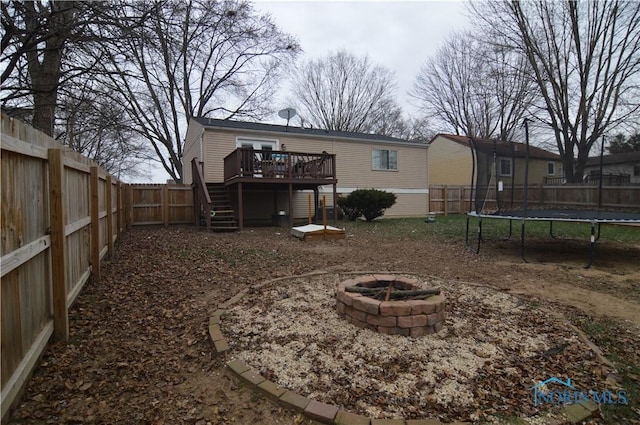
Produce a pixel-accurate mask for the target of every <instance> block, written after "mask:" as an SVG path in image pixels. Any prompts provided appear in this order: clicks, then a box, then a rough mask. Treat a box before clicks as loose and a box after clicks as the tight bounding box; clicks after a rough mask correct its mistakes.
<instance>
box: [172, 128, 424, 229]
mask: <svg viewBox="0 0 640 425" xmlns="http://www.w3.org/2000/svg"><path fill="white" fill-rule="evenodd" d="M194 159H195V161H196V162H197V163H198V164H200V165H199V169H200V172H201V175H202V177H203V179H204V182H205V183H206V184H207V187H208V188H209V191H210V193H211V195H212V196H214V195H215V196H214V197H219V198H224V196H225V194H226V196H227V197H228V204H230V205H226V206H224V205H221V206H220V207H219V208H218V207H216V206H214V208H213V209H214V210H216V209H218V210H224V211H229V210H231V209H232V210H233V215H235V217H236V218H237V220H238V223H237V224H238V227H240V228H242V227H243V225H244V224H245V223H256V224H257V223H265V224H266V223H272V222H273V221H274V220H275V219H277V218H278V215H279V214H283V213H284V214H286V216H288V217H292V218H293V219H296V220H300V219H304V218H306V217H308V215H309V208H310V206H309V205H310V204H311V215H315V214H316V211H315V210H316V206H317V205H320V203H321V202H322V200H323V199H326V203H327V206H332V205H334V202H335V201H334V197H335V196H340V195H347V194H349V193H351V192H352V191H353V190H355V189H366V188H375V189H380V190H385V191H388V192H392V193H395V194H396V195H397V203H396V205H394V206H393V207H392V208H390V209H389V210H387V212H386V213H385V216H387V217H393V216H404V217H406V216H425V215H426V214H427V209H428V184H427V145H426V144H423V143H412V142H408V141H406V140H401V139H397V138H393V137H386V136H380V135H374V134H364V133H350V132H341V131H327V130H321V129H308V128H299V127H291V126H283V125H272V124H261V123H253V122H240V121H231V120H219V119H210V118H192V119H191V120H190V122H189V128H188V130H187V136H186V138H185V146H184V156H183V166H184V182H185V183H187V184H190V183H193V182H194V181H197V180H198V179H197V176H194V175H193V169H192V165H191V163H192V161H193V160H194ZM196 170H198V169H196ZM310 194H311V198H310V197H309V195H310ZM309 199H311V200H312V202H309ZM212 202H215V200H214V199H213V198H212ZM229 206H231V207H232V208H229ZM318 212H319V214H320V211H318ZM220 215H221V214H218V213H217V212H216V217H219V216H220Z"/></svg>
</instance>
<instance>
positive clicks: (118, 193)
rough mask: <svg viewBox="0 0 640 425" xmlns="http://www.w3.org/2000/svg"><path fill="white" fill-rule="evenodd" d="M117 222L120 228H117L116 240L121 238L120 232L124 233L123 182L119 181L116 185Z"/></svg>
mask: <svg viewBox="0 0 640 425" xmlns="http://www.w3.org/2000/svg"><path fill="white" fill-rule="evenodd" d="M116 210H117V212H116V214H117V216H116V222H117V226H118V229H117V230H116V233H117V235H116V240H117V239H120V234H121V233H122V218H123V217H122V182H121V181H119V182H118V185H117V187H116Z"/></svg>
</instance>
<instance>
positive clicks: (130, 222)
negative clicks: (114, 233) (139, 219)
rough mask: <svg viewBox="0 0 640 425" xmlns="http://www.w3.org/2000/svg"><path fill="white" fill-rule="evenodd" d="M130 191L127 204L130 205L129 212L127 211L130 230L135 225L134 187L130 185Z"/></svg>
mask: <svg viewBox="0 0 640 425" xmlns="http://www.w3.org/2000/svg"><path fill="white" fill-rule="evenodd" d="M128 189H129V194H128V196H127V203H128V204H129V211H127V215H128V216H129V224H128V225H127V228H130V227H131V226H132V225H133V185H132V184H130V185H129V187H128Z"/></svg>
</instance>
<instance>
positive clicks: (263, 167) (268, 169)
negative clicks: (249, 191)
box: [224, 148, 337, 189]
mask: <svg viewBox="0 0 640 425" xmlns="http://www.w3.org/2000/svg"><path fill="white" fill-rule="evenodd" d="M224 183H225V185H227V186H228V185H233V184H237V183H251V184H257V185H261V186H264V187H273V186H274V185H276V186H277V185H281V186H284V185H289V184H291V185H293V186H295V188H296V189H313V188H317V187H318V186H322V185H329V184H336V183H337V179H336V156H335V155H333V154H329V153H326V152H323V153H306V152H288V151H273V150H256V149H244V148H239V149H236V150H235V151H233V152H232V153H231V154H229V155H228V156H227V157H226V158H225V159H224Z"/></svg>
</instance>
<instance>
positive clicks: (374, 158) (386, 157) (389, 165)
mask: <svg viewBox="0 0 640 425" xmlns="http://www.w3.org/2000/svg"><path fill="white" fill-rule="evenodd" d="M371 168H373V169H374V170H397V169H398V151H392V150H387V149H374V150H373V151H371Z"/></svg>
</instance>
